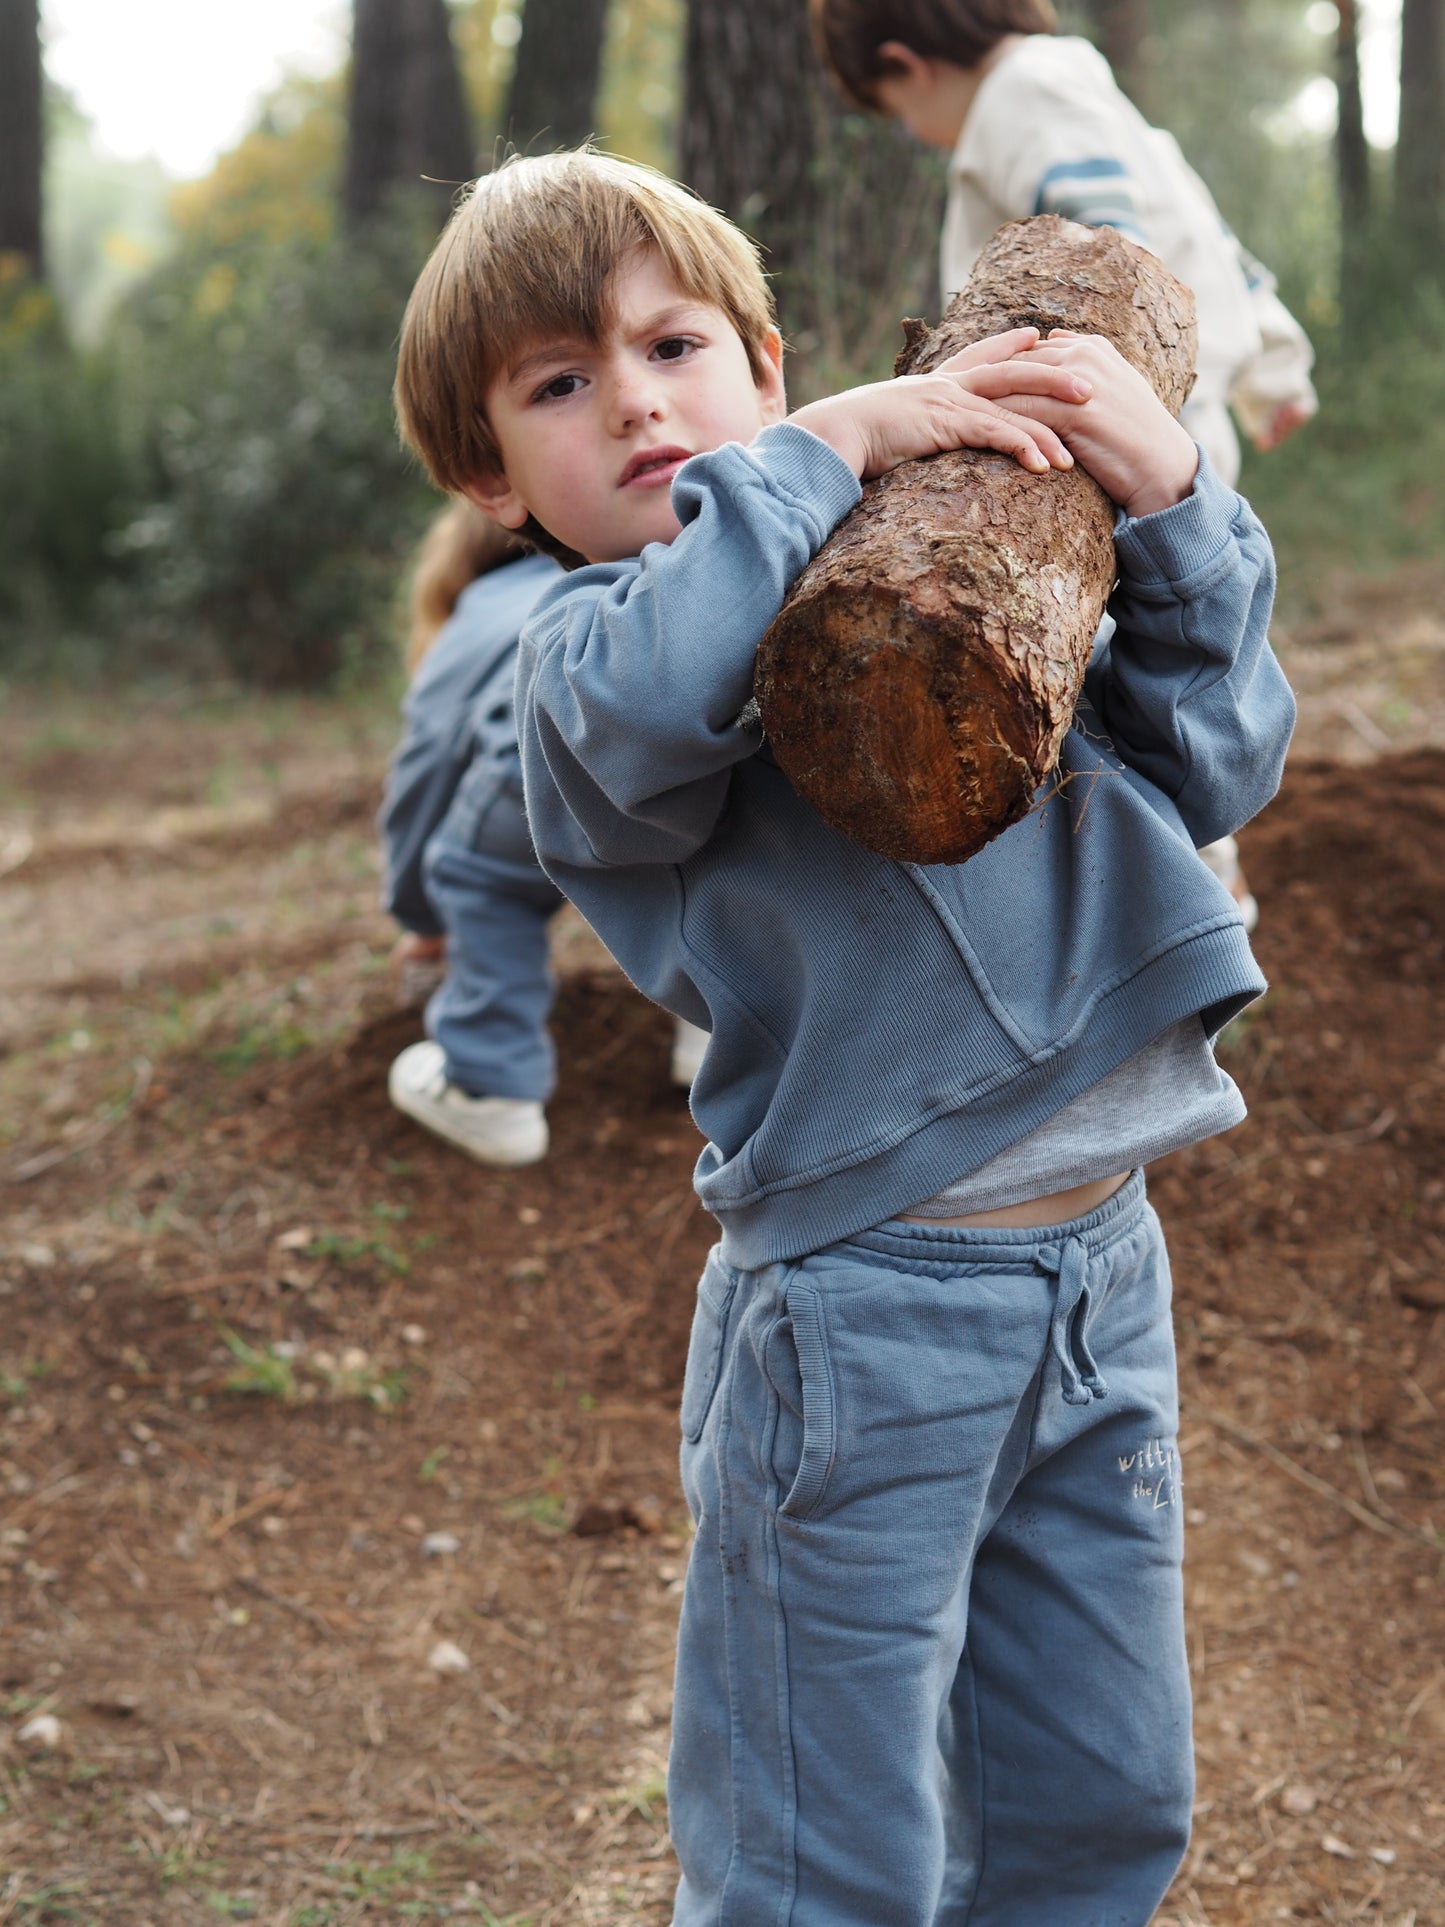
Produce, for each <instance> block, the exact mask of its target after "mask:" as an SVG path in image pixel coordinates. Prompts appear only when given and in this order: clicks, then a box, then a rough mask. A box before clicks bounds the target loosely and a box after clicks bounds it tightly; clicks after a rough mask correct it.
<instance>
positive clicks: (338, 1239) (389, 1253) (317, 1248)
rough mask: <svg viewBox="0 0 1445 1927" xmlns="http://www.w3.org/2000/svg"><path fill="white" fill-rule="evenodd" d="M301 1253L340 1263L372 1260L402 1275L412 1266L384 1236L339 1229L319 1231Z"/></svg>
mask: <svg viewBox="0 0 1445 1927" xmlns="http://www.w3.org/2000/svg"><path fill="white" fill-rule="evenodd" d="M302 1256H303V1257H306V1258H330V1259H331V1260H332V1261H333V1263H335V1264H339V1265H355V1264H361V1263H364V1262H366V1261H368V1260H369V1261H370V1262H372V1263H373V1264H378V1265H381V1266H383V1267H384V1268H385V1269H386V1270H387V1271H391V1272H395V1273H396V1275H397V1276H398V1277H399V1278H404V1277H405V1276H406V1274H407V1273H408V1272H409V1271H410V1270H411V1264H410V1261H409V1260H408V1259H407V1258H406V1257H405V1255H404V1254H403V1253H402V1252H400V1251H398V1250H397V1249H396V1246H395V1245H393V1244H390V1243H388V1241H387V1240H386V1239H385V1238H357V1237H347V1236H345V1235H344V1233H342V1232H340V1231H323V1232H321V1233H319V1235H318V1236H316V1237H314V1238H313V1239H312V1240H311V1242H310V1244H308V1245H305V1246H303V1248H302Z"/></svg>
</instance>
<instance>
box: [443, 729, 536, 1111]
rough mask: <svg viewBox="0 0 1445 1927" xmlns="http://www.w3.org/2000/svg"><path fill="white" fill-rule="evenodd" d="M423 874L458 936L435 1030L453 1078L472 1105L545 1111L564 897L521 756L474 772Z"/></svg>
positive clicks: (451, 940)
mask: <svg viewBox="0 0 1445 1927" xmlns="http://www.w3.org/2000/svg"><path fill="white" fill-rule="evenodd" d="M422 877H423V882H424V886H425V889H426V894H427V898H428V900H429V902H430V903H431V905H432V908H433V909H434V910H435V912H436V915H437V920H438V921H439V922H440V923H441V925H442V927H443V928H444V929H445V931H446V937H447V974H446V977H445V979H444V980H443V982H442V983H441V985H440V986H439V987H438V989H437V990H436V991H434V992H433V994H432V997H431V999H430V1001H429V1002H428V1004H427V1008H426V1028H427V1034H428V1036H429V1037H431V1038H432V1039H433V1040H434V1041H435V1042H436V1043H438V1044H440V1045H441V1047H442V1050H443V1052H444V1053H445V1056H446V1072H447V1076H448V1078H449V1079H450V1080H451V1082H452V1083H453V1084H456V1085H458V1086H459V1087H460V1088H461V1089H462V1090H464V1091H466V1092H468V1093H469V1094H470V1095H471V1096H473V1097H521V1098H530V1099H533V1100H534V1101H536V1102H537V1103H542V1104H545V1103H546V1101H547V1099H548V1098H549V1097H550V1096H551V1095H552V1090H553V1087H554V1085H555V1084H556V1081H557V1059H556V1052H555V1051H554V1049H553V1046H552V1039H551V1037H550V1035H549V1034H548V1030H547V1013H548V1011H549V1010H550V1009H551V1006H552V995H553V985H552V973H551V967H550V965H549V963H548V960H547V925H548V923H549V922H550V921H551V919H552V916H553V915H554V913H555V912H556V911H557V910H559V909H560V908H561V906H562V901H563V899H562V894H561V892H560V891H559V890H558V889H557V888H556V886H555V885H554V884H552V883H550V882H549V881H548V880H547V877H546V875H545V873H544V872H543V870H542V867H541V865H540V864H539V863H538V861H537V858H536V854H535V852H534V851H533V848H532V838H531V834H530V832H529V831H528V828H527V813H526V810H525V808H524V806H523V802H522V785H521V772H520V769H518V768H517V767H516V756H515V753H513V754H512V756H511V757H510V758H502V759H498V760H496V761H493V760H491V759H487V758H478V760H477V761H476V762H474V763H473V764H472V765H471V767H470V768H469V769H468V771H467V773H466V775H465V777H464V778H463V779H462V782H461V784H460V786H459V787H458V789H457V793H456V796H455V797H454V798H453V801H452V805H451V808H450V809H449V810H448V812H447V814H446V816H445V817H444V818H443V820H442V823H441V825H440V826H439V828H438V829H437V830H436V831H435V832H434V834H433V835H432V836H431V838H430V839H429V841H428V843H427V846H426V851H425V854H424V856H423V859H422Z"/></svg>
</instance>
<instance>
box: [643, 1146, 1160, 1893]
mask: <svg viewBox="0 0 1445 1927" xmlns="http://www.w3.org/2000/svg"><path fill="white" fill-rule="evenodd" d="M682 1427H683V1446H682V1469H683V1484H684V1488H685V1491H686V1494H687V1500H688V1504H689V1506H690V1507H691V1509H692V1513H693V1517H694V1519H695V1521H696V1524H697V1536H696V1539H695V1541H694V1545H693V1550H692V1556H691V1560H690V1563H689V1567H688V1574H687V1583H686V1589H685V1594H684V1599H683V1611H682V1623H681V1627H680V1630H679V1638H678V1657H677V1689H676V1696H675V1704H674V1716H673V1745H672V1757H671V1761H670V1765H669V1774H668V1804H669V1814H670V1818H671V1826H672V1835H673V1840H674V1843H675V1845H676V1848H677V1853H678V1858H679V1860H680V1862H681V1866H682V1881H681V1885H680V1887H679V1890H678V1896H677V1903H676V1911H675V1913H674V1916H673V1918H674V1927H965V1924H966V1927H1144V1923H1146V1922H1147V1921H1148V1920H1149V1919H1150V1917H1151V1916H1152V1914H1153V1913H1154V1910H1155V1908H1156V1907H1157V1905H1158V1903H1159V1901H1160V1899H1161V1897H1162V1896H1163V1894H1164V1891H1165V1889H1166V1888H1167V1886H1168V1884H1169V1881H1170V1879H1171V1878H1172V1876H1173V1874H1174V1871H1175V1869H1176V1867H1177V1866H1178V1864H1179V1861H1180V1859H1181V1857H1182V1855H1183V1851H1184V1847H1185V1844H1186V1841H1187V1838H1188V1830H1189V1816H1190V1808H1191V1804H1192V1797H1193V1766H1192V1749H1191V1743H1190V1698H1189V1678H1188V1670H1187V1665H1186V1658H1185V1648H1184V1628H1183V1610H1182V1596H1181V1576H1180V1562H1181V1556H1182V1551H1183V1545H1182V1531H1181V1520H1182V1513H1181V1505H1180V1489H1179V1461H1178V1448H1177V1443H1176V1430H1177V1395H1176V1385H1175V1365H1174V1343H1173V1333H1172V1328H1171V1322H1170V1309H1169V1266H1168V1259H1167V1256H1166V1253H1165V1250H1164V1243H1163V1238H1162V1235H1161V1232H1160V1229H1159V1223H1158V1219H1157V1218H1156V1217H1155V1215H1154V1212H1153V1210H1152V1208H1151V1207H1150V1206H1149V1205H1148V1203H1147V1202H1146V1200H1145V1196H1144V1180H1143V1176H1142V1174H1141V1173H1137V1172H1136V1173H1135V1174H1134V1176H1133V1177H1132V1178H1131V1179H1130V1180H1129V1181H1128V1183H1127V1184H1126V1185H1125V1186H1124V1187H1123V1188H1122V1189H1121V1190H1120V1191H1119V1192H1118V1193H1116V1194H1115V1196H1114V1197H1112V1198H1111V1199H1109V1200H1108V1202H1107V1203H1105V1204H1104V1205H1102V1206H1101V1207H1100V1208H1099V1210H1097V1211H1095V1212H1093V1213H1091V1214H1090V1215H1089V1216H1087V1217H1084V1218H1080V1219H1078V1220H1076V1221H1074V1222H1073V1223H1070V1224H1065V1225H1058V1226H1052V1227H1049V1228H1047V1229H1044V1230H1036V1229H1029V1230H994V1229H978V1228H968V1229H961V1228H953V1229H948V1228H941V1227H939V1228H934V1227H929V1226H924V1225H916V1224H905V1223H903V1222H902V1221H900V1220H897V1219H894V1220H891V1221H890V1222H888V1223H887V1224H884V1225H881V1226H879V1227H878V1228H877V1229H876V1230H874V1231H870V1232H866V1233H864V1234H862V1235H860V1236H859V1237H857V1238H854V1239H851V1240H849V1241H848V1242H846V1243H843V1244H839V1245H835V1246H832V1247H830V1248H828V1249H827V1250H824V1251H821V1252H819V1253H817V1254H815V1255H814V1256H812V1257H809V1258H807V1259H805V1260H803V1261H802V1262H800V1263H797V1264H779V1265H772V1266H769V1267H767V1268H766V1269H764V1270H761V1271H737V1270H734V1269H732V1268H730V1267H729V1266H727V1265H725V1264H724V1263H722V1262H721V1260H720V1259H719V1257H718V1255H717V1253H716V1252H714V1253H713V1255H712V1256H711V1257H710V1258H709V1260H708V1264H707V1268H706V1270H705V1272H704V1274H703V1278H702V1282H701V1285H700V1287H699V1293H698V1305H697V1312H696V1315H695V1319H694V1323H693V1331H692V1339H691V1343H690V1346H689V1351H688V1361H687V1374H686V1381H685V1385H684V1390H683V1406H682Z"/></svg>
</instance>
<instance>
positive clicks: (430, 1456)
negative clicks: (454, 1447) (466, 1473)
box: [416, 1445, 451, 1485]
mask: <svg viewBox="0 0 1445 1927" xmlns="http://www.w3.org/2000/svg"><path fill="white" fill-rule="evenodd" d="M450 1456H451V1447H450V1446H449V1445H434V1446H433V1447H432V1449H431V1450H430V1452H428V1453H427V1455H426V1457H425V1458H424V1459H423V1460H422V1462H421V1464H420V1465H419V1466H418V1467H417V1469H416V1476H417V1477H418V1478H419V1479H420V1480H421V1482H422V1484H423V1485H428V1484H430V1482H431V1481H432V1480H433V1479H434V1478H435V1477H436V1475H437V1473H438V1472H440V1470H441V1468H442V1463H443V1461H444V1460H445V1459H447V1458H449V1457H450Z"/></svg>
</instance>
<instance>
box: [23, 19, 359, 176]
mask: <svg viewBox="0 0 1445 1927" xmlns="http://www.w3.org/2000/svg"><path fill="white" fill-rule="evenodd" d="M40 13H41V27H42V32H43V34H44V37H45V65H46V70H47V72H48V73H49V75H50V76H51V78H52V79H53V80H55V81H57V82H58V83H59V84H60V85H61V86H63V87H66V88H68V89H69V90H70V92H71V93H72V94H73V95H74V96H75V99H76V101H77V103H78V104H79V106H80V108H81V110H82V111H83V112H84V113H85V114H87V115H88V116H89V117H90V119H91V120H92V121H93V122H94V124H95V134H96V140H97V142H98V143H99V145H100V146H102V147H103V148H105V149H107V150H108V151H109V152H110V153H112V154H115V155H117V156H118V157H120V158H122V159H126V160H134V159H138V158H139V157H140V156H142V155H145V154H154V155H155V156H156V158H157V159H158V160H159V161H160V162H161V164H162V166H164V167H165V168H166V169H167V171H168V172H169V173H171V174H174V175H176V176H178V177H179V178H181V179H189V178H192V177H194V176H197V175H201V174H206V173H208V172H209V171H210V169H211V166H212V164H213V163H214V161H215V159H216V156H217V155H218V154H220V153H223V152H224V151H225V150H226V149H227V148H229V147H234V146H235V144H236V142H237V141H238V140H240V138H241V136H242V135H243V134H244V133H245V132H246V131H247V129H248V128H249V126H250V125H251V122H252V119H253V117H254V115H255V112H256V107H257V103H258V102H259V100H260V99H261V97H262V96H263V95H264V94H265V93H267V92H268V91H269V90H270V89H271V88H272V87H274V86H275V85H276V84H277V82H278V81H280V80H281V79H282V78H283V77H284V76H285V74H286V73H287V72H299V73H304V74H326V73H333V72H334V71H335V70H336V68H337V67H339V66H340V64H341V62H342V60H343V59H344V58H345V55H346V49H347V44H348V39H349V35H350V31H351V9H350V6H349V5H347V4H346V0H125V4H124V5H118V4H117V0H41V8H40Z"/></svg>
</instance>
